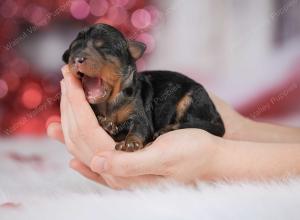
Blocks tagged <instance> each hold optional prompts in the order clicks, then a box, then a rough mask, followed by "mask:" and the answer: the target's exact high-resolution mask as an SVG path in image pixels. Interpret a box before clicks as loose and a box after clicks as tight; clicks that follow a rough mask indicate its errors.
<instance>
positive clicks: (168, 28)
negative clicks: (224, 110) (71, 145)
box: [0, 0, 300, 137]
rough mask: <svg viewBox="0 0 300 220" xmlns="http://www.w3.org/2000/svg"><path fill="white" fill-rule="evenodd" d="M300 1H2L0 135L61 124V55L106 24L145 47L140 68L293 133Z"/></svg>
mask: <svg viewBox="0 0 300 220" xmlns="http://www.w3.org/2000/svg"><path fill="white" fill-rule="evenodd" d="M299 12H300V0H290V1H285V0H264V1H259V0H243V1H241V0H226V1H224V0H189V1H183V0H164V1H158V0H157V1H154V0H153V1H148V0H54V1H45V0H35V1H28V0H2V1H1V2H0V25H1V28H0V32H1V33H0V129H1V135H2V136H3V137H11V136H20V135H34V136H43V135H45V131H46V126H47V124H48V123H49V122H50V121H56V120H59V116H60V113H59V98H60V88H59V81H60V79H61V78H62V77H61V74H60V68H61V66H62V65H63V62H62V60H61V56H62V54H63V52H64V51H65V50H66V49H67V47H68V45H69V43H70V42H71V40H72V39H74V37H75V36H76V34H77V32H78V31H79V30H80V29H82V28H83V27H86V26H88V25H91V24H94V23H99V22H102V23H108V24H111V25H113V26H115V27H117V28H119V29H120V30H121V31H122V32H123V33H124V34H125V35H126V36H127V37H128V38H131V39H137V40H140V41H142V42H144V43H146V44H147V50H146V54H145V55H144V56H143V58H142V59H140V60H139V62H138V69H139V70H144V69H168V70H176V71H181V72H183V73H184V74H186V75H188V76H190V77H191V78H193V79H195V80H197V81H199V82H200V83H201V84H203V85H204V86H205V87H206V88H207V89H209V90H210V91H212V92H214V93H215V94H216V95H218V96H220V97H221V98H223V99H224V100H226V101H227V102H229V103H230V104H232V105H233V106H234V107H235V108H236V109H237V110H238V111H239V112H240V113H242V114H243V115H245V116H247V117H250V118H253V119H255V120H261V121H269V122H273V123H280V124H285V125H292V126H300V98H299V97H300V13H299Z"/></svg>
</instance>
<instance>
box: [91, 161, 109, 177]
mask: <svg viewBox="0 0 300 220" xmlns="http://www.w3.org/2000/svg"><path fill="white" fill-rule="evenodd" d="M91 169H92V170H93V171H94V172H97V173H102V172H103V171H105V169H106V159H105V158H104V157H95V158H94V159H93V160H92V163H91Z"/></svg>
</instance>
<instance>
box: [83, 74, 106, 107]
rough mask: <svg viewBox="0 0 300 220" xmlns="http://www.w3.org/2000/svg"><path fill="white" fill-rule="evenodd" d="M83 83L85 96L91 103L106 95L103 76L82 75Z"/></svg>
mask: <svg viewBox="0 0 300 220" xmlns="http://www.w3.org/2000/svg"><path fill="white" fill-rule="evenodd" d="M82 85H83V89H84V91H85V96H86V98H87V100H88V101H89V102H90V103H95V102H96V101H97V100H98V99H99V98H102V97H103V96H104V95H105V91H104V88H103V85H102V80H101V78H98V77H89V76H86V75H84V76H83V77H82Z"/></svg>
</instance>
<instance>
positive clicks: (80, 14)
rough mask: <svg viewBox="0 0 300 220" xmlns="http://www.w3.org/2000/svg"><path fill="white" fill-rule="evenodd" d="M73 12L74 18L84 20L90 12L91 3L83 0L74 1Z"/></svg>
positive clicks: (71, 9)
mask: <svg viewBox="0 0 300 220" xmlns="http://www.w3.org/2000/svg"><path fill="white" fill-rule="evenodd" d="M70 11H71V14H72V15H73V17H74V18H76V19H79V20H82V19H85V18H86V17H87V16H88V15H89V13H90V5H89V4H88V3H87V2H86V1H83V0H76V1H73V2H72V4H71V8H70Z"/></svg>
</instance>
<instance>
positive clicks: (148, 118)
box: [63, 24, 225, 152]
mask: <svg viewBox="0 0 300 220" xmlns="http://www.w3.org/2000/svg"><path fill="white" fill-rule="evenodd" d="M145 49H146V46H145V44H143V43H141V42H137V41H134V40H128V39H126V38H125V37H124V36H123V35H122V33H121V32H119V31H118V30H117V29H115V28H113V27H112V26H109V25H107V24H96V25H93V26H91V27H88V28H86V29H84V30H83V31H81V32H80V33H79V34H78V36H77V37H76V38H75V40H74V41H73V42H72V43H71V45H70V47H69V49H68V50H67V51H66V52H65V53H64V54H63V60H64V62H65V63H67V64H68V65H69V69H70V70H71V72H72V74H74V75H76V77H78V78H79V79H80V80H81V82H82V86H83V89H84V91H85V94H86V99H87V101H88V102H89V103H90V105H91V107H92V108H93V110H94V112H95V114H96V116H97V118H98V121H99V124H100V125H101V126H102V127H103V128H104V129H105V130H106V131H107V132H108V133H109V134H110V135H111V136H112V138H113V139H114V140H115V141H116V142H117V144H116V146H115V148H116V150H122V151H128V152H131V151H136V150H138V149H142V148H143V147H144V146H145V145H146V144H147V143H149V142H151V141H153V140H154V139H155V138H156V137H158V136H159V135H161V134H163V133H166V132H169V131H172V130H175V129H181V128H200V129H203V130H206V131H208V132H210V133H211V134H214V135H217V136H223V135H224V133H225V128H224V124H223V121H222V119H221V117H220V115H219V113H218V112H217V110H216V108H215V106H214V104H213V102H212V101H211V99H210V98H209V96H208V94H207V92H206V91H205V89H204V88H203V87H202V86H201V85H200V84H199V83H197V82H195V81H193V80H192V79H190V78H188V77H186V76H184V75H182V74H180V73H176V72H170V71H145V72H140V73H138V72H137V70H136V65H135V61H136V60H137V59H139V58H140V57H141V56H142V55H143V53H144V51H145ZM78 108H80V106H78ZM183 147H184V146H183Z"/></svg>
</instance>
